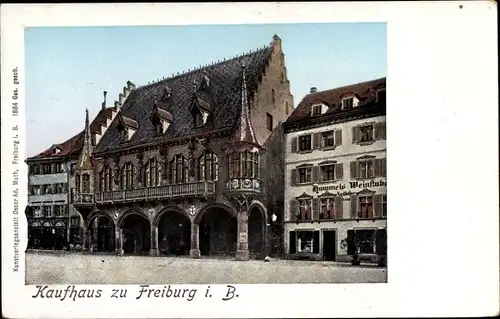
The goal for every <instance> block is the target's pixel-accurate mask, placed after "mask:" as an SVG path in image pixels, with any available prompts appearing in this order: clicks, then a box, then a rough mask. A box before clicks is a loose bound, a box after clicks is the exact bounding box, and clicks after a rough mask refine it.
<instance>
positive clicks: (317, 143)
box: [313, 133, 321, 149]
mask: <svg viewBox="0 0 500 319" xmlns="http://www.w3.org/2000/svg"><path fill="white" fill-rule="evenodd" d="M318 148H321V133H314V134H313V149H318Z"/></svg>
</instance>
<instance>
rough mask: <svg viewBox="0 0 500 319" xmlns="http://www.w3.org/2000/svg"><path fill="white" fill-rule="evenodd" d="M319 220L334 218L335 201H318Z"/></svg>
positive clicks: (326, 199)
mask: <svg viewBox="0 0 500 319" xmlns="http://www.w3.org/2000/svg"><path fill="white" fill-rule="evenodd" d="M319 218H320V219H334V218H335V200H334V199H333V198H322V199H321V200H320V214H319Z"/></svg>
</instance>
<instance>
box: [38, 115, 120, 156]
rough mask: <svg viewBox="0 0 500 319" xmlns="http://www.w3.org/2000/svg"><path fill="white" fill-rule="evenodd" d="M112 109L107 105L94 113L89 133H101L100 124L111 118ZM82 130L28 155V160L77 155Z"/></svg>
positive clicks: (82, 138)
mask: <svg viewBox="0 0 500 319" xmlns="http://www.w3.org/2000/svg"><path fill="white" fill-rule="evenodd" d="M113 110H114V108H113V107H108V108H106V109H104V110H100V111H99V113H98V114H97V115H96V117H95V118H94V120H93V121H92V123H91V124H90V132H91V133H101V132H100V129H101V124H102V125H105V124H106V119H107V118H111V113H112V111H113ZM84 137H85V136H84V130H82V131H81V132H80V133H78V134H76V135H74V136H73V137H72V138H70V139H68V140H67V141H65V142H62V143H59V144H54V145H52V146H51V147H50V148H48V149H46V150H45V151H43V152H41V153H39V154H37V155H35V156H32V157H29V158H28V160H37V159H44V158H60V157H64V156H77V155H78V154H80V152H81V151H82V149H83V141H84ZM56 148H57V149H59V152H57V153H56V152H54V150H55V149H56Z"/></svg>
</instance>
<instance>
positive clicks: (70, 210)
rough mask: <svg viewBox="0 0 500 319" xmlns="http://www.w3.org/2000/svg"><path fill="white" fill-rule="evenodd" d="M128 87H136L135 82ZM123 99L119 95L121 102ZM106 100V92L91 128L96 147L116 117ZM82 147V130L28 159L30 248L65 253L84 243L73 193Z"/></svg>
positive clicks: (27, 212)
mask: <svg viewBox="0 0 500 319" xmlns="http://www.w3.org/2000/svg"><path fill="white" fill-rule="evenodd" d="M127 85H128V86H131V87H133V84H132V83H129V84H127ZM124 91H125V90H124ZM128 91H130V89H128ZM124 98H125V96H120V99H119V101H121V100H124ZM105 99H106V92H105V95H104V102H103V106H102V108H101V110H100V111H99V113H98V114H97V116H96V117H95V119H94V120H93V121H92V123H91V124H90V125H89V129H90V131H91V132H92V134H93V135H92V136H93V140H92V141H91V143H92V144H93V145H95V144H96V142H97V141H98V140H99V137H100V136H102V134H103V133H104V132H105V131H106V129H107V127H108V125H109V124H110V123H111V121H112V120H113V119H114V117H115V116H116V114H117V112H116V107H109V108H106V107H105V103H106V102H105ZM119 101H117V102H115V104H117V103H119ZM83 145H84V131H81V132H80V133H78V134H76V135H75V136H73V137H71V138H70V139H68V140H66V141H65V142H63V143H59V144H54V145H52V146H51V147H50V148H48V149H47V150H45V151H43V152H41V153H39V154H37V155H35V156H32V157H29V158H27V159H26V161H25V162H26V164H27V165H28V205H27V207H26V217H27V220H28V245H27V248H28V249H55V250H62V249H69V248H70V246H72V247H74V246H76V245H78V244H81V242H82V238H83V237H82V236H83V232H82V223H83V220H82V218H81V216H80V214H79V213H78V211H77V210H76V209H75V207H74V205H73V203H74V200H75V199H76V200H78V198H75V196H76V195H75V192H74V190H75V168H76V165H77V159H78V156H79V155H80V153H81V152H82V149H83ZM70 244H71V245H70Z"/></svg>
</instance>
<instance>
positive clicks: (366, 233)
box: [354, 229, 377, 254]
mask: <svg viewBox="0 0 500 319" xmlns="http://www.w3.org/2000/svg"><path fill="white" fill-rule="evenodd" d="M376 232H377V231H376V230H375V229H355V231H354V233H355V238H356V243H357V246H358V253H359V254H375V248H376V247H375V239H376Z"/></svg>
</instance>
